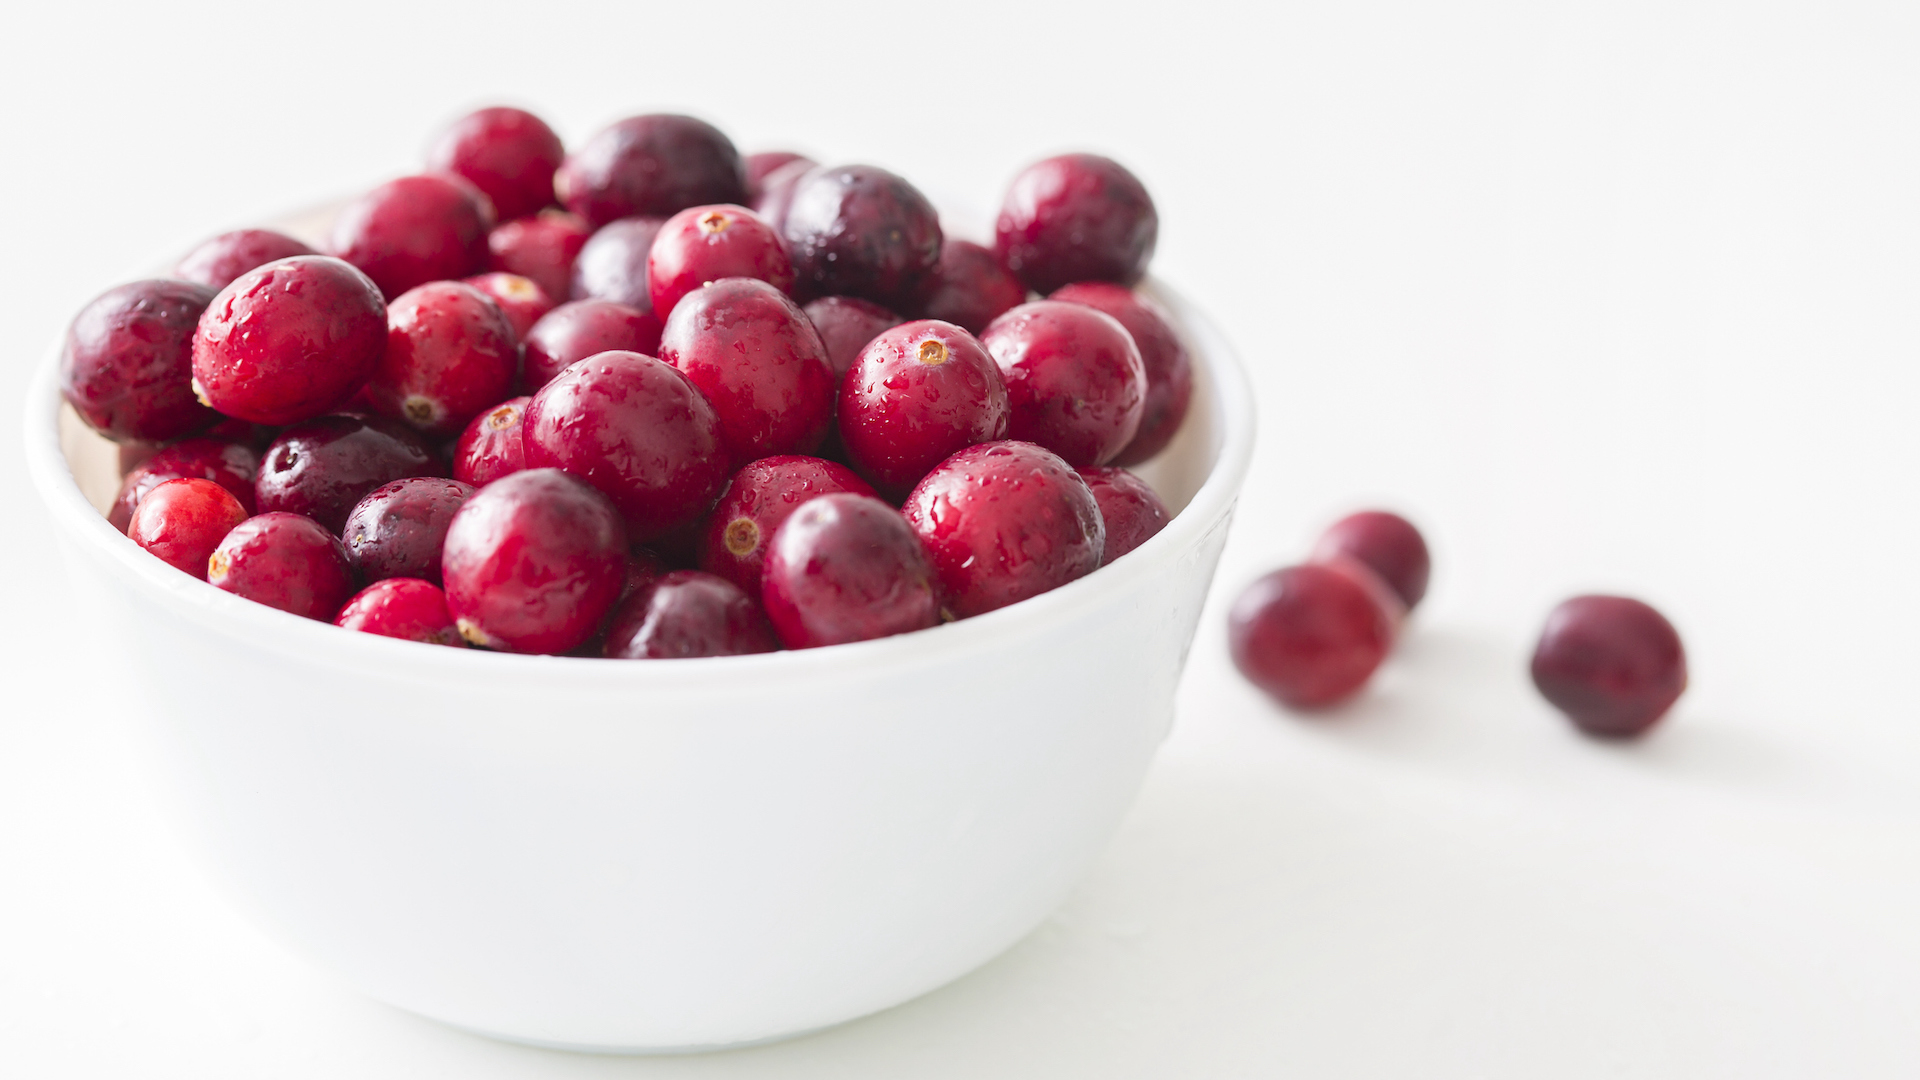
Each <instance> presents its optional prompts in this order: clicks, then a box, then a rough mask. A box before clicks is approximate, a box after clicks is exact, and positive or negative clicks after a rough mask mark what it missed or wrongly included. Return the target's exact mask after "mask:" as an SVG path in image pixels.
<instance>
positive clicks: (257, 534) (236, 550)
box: [207, 513, 353, 622]
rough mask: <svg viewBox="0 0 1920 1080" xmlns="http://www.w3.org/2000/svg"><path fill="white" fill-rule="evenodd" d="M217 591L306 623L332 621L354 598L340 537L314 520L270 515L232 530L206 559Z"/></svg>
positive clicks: (351, 573)
mask: <svg viewBox="0 0 1920 1080" xmlns="http://www.w3.org/2000/svg"><path fill="white" fill-rule="evenodd" d="M207 580H208V581H210V582H212V583H213V585H214V587H215V588H219V589H225V590H226V591H228V592H230V593H233V594H234V595H236V596H243V597H245V598H247V599H248V600H252V601H253V602H254V603H256V604H265V605H267V606H268V607H271V608H279V609H280V610H281V611H285V612H288V613H290V614H293V615H299V616H301V617H302V618H307V619H318V620H320V621H321V622H331V621H333V616H334V613H335V612H338V611H339V610H340V605H342V604H344V603H346V602H347V598H348V597H349V596H352V595H353V567H352V566H351V565H349V564H348V562H347V551H346V549H345V548H344V547H342V546H341V545H340V538H339V537H337V536H335V535H333V534H332V533H330V532H328V531H327V527H326V526H324V525H322V524H320V523H319V522H317V521H315V520H313V519H312V518H310V517H302V516H301V515H299V514H283V513H269V514H261V515H259V516H258V517H250V518H248V519H247V520H245V521H243V522H241V523H240V524H238V525H235V526H234V527H233V531H232V532H229V533H228V534H227V535H226V537H225V538H224V539H222V540H221V541H220V546H218V547H216V548H214V549H213V554H212V555H211V556H209V557H208V558H207Z"/></svg>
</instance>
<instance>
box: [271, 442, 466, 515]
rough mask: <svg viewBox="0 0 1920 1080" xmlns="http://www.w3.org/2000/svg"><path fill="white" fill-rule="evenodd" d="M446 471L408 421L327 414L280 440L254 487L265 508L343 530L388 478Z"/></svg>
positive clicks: (391, 479) (442, 474)
mask: <svg viewBox="0 0 1920 1080" xmlns="http://www.w3.org/2000/svg"><path fill="white" fill-rule="evenodd" d="M446 474H447V469H446V466H445V465H444V464H442V463H441V461H440V458H439V456H438V455H436V454H435V453H434V452H433V449H432V448H431V447H429V446H428V445H427V443H426V442H425V441H424V440H422V439H421V438H420V436H419V435H417V434H415V433H414V432H413V431H412V430H411V429H409V428H408V427H406V426H405V425H403V424H400V423H397V422H395V421H393V420H388V419H386V418H385V417H380V416H365V417H363V416H321V417H316V418H315V419H312V420H309V421H307V422H306V423H304V424H296V425H294V426H293V427H290V428H288V429H287V430H285V431H283V432H281V433H280V437H279V438H277V439H275V440H273V445H272V446H269V447H267V452H266V454H265V455H264V456H262V457H261V459H260V475H259V477H258V478H256V479H255V480H254V483H253V491H254V498H255V501H256V503H257V505H258V507H259V510H260V512H261V513H268V512H270V511H276V510H282V511H286V512H288V513H294V514H304V515H306V516H307V517H310V518H312V519H314V520H315V521H318V522H319V523H320V524H322V525H325V526H326V527H327V528H329V529H332V530H333V531H334V532H339V531H340V527H341V526H342V525H344V524H346V521H347V514H348V513H350V512H352V510H353V507H354V504H355V503H357V502H359V501H360V500H361V499H362V498H364V497H365V496H366V494H367V492H369V491H372V490H373V489H374V488H377V487H379V486H380V485H381V484H385V483H388V482H389V481H393V480H398V479H400V478H402V477H406V476H445V475H446Z"/></svg>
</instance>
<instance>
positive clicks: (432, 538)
mask: <svg viewBox="0 0 1920 1080" xmlns="http://www.w3.org/2000/svg"><path fill="white" fill-rule="evenodd" d="M473 492H474V487H473V485H472V484H463V483H461V482H460V481H458V480H446V479H442V478H440V477H431V476H410V477H407V478H406V479H404V480H394V481H392V482H390V483H385V484H381V485H380V486H379V487H377V488H374V489H373V490H372V491H369V492H367V494H366V497H365V498H363V499H361V500H360V501H359V502H358V503H356V504H355V505H354V508H353V510H352V512H350V513H348V514H347V521H346V524H345V525H342V526H341V527H340V539H341V540H342V541H344V542H345V543H346V545H347V558H348V559H350V560H352V562H353V568H354V569H355V570H357V571H359V572H360V580H362V581H379V580H380V579H382V578H392V577H405V578H423V579H425V580H427V581H431V582H433V583H434V584H435V585H438V584H439V583H440V545H441V544H442V543H444V542H445V541H446V538H447V526H448V525H450V524H452V523H453V515H454V514H455V513H456V512H458V511H459V509H460V507H461V506H462V505H464V504H465V503H466V501H467V496H469V495H472V494H473Z"/></svg>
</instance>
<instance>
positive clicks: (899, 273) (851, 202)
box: [781, 165, 941, 311]
mask: <svg viewBox="0 0 1920 1080" xmlns="http://www.w3.org/2000/svg"><path fill="white" fill-rule="evenodd" d="M781 228H782V232H783V233H784V234H785V237H786V241H787V248H788V250H789V251H790V252H791V254H792V256H793V270H794V276H795V282H794V288H795V290H796V292H797V293H799V294H802V295H804V296H806V297H814V296H834V295H843V296H859V297H863V298H865V299H868V300H872V301H873V302H875V303H878V304H885V305H886V306H888V307H891V308H894V309H895V310H899V311H914V310H917V309H918V308H919V307H920V302H921V301H922V300H923V299H924V298H925V297H926V294H927V292H928V290H929V289H931V288H932V287H933V284H934V280H935V275H936V274H937V272H938V270H939V266H940V239H941V237H940V215H939V214H938V213H936V212H935V211H934V209H933V204H932V203H930V202H928V201H927V197H926V196H925V195H922V194H920V191H919V189H917V188H915V187H914V186H913V185H912V184H909V183H907V182H906V181H905V180H902V179H901V178H900V177H898V176H895V175H894V174H892V173H890V172H888V171H886V170H885V169H879V168H875V167H873V166H871V165H847V166H843V167H841V168H837V169H819V170H815V171H813V172H810V173H808V174H807V175H806V176H805V177H804V178H802V179H801V180H800V181H799V183H798V184H797V185H796V186H795V187H794V189H793V201H792V202H791V203H790V204H789V205H788V206H787V212H786V217H785V219H784V220H783V221H782V223H781Z"/></svg>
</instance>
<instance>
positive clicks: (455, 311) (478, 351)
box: [367, 281, 520, 437]
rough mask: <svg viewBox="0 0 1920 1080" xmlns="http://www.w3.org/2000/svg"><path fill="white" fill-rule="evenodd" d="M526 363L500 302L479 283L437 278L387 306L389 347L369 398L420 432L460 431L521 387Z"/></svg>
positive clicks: (384, 413) (383, 412)
mask: <svg viewBox="0 0 1920 1080" xmlns="http://www.w3.org/2000/svg"><path fill="white" fill-rule="evenodd" d="M519 362H520V350H519V347H518V346H516V345H515V344H514V336H513V324H511V323H509V322H507V317H506V315H505V314H504V313H503V312H502V311H501V310H500V306H499V305H498V304H495V303H494V302H493V301H492V300H490V299H488V298H487V296H486V294H484V293H482V292H481V291H480V290H478V289H476V288H474V287H473V286H471V285H462V284H461V283H459V282H457V281H434V282H429V283H427V284H425V285H421V286H418V287H417V288H412V289H408V290H407V291H406V292H404V293H402V294H400V295H399V296H398V297H396V298H394V301H393V303H392V304H391V305H389V306H388V307H387V351H386V353H385V354H384V356H383V357H382V359H381V361H380V363H379V365H378V366H377V367H375V368H374V369H373V377H372V378H371V379H369V380H367V397H368V398H369V399H371V400H372V402H373V407H374V409H375V410H377V411H378V412H379V413H380V414H381V415H382V416H390V417H392V418H394V419H395V420H399V421H401V422H402V423H405V424H407V425H408V426H409V427H412V428H413V429H415V430H416V431H421V432H425V433H426V434H428V435H434V436H442V437H444V436H450V435H456V434H458V433H459V432H460V430H461V429H462V428H464V427H466V426H467V421H469V420H471V419H473V418H474V417H475V416H478V415H479V414H480V413H481V412H482V411H483V410H485V409H487V408H488V407H489V406H492V405H495V404H497V403H498V402H500V401H501V400H502V399H503V398H505V397H506V396H507V395H508V394H510V393H511V392H512V391H513V376H514V368H515V367H516V366H518V364H519Z"/></svg>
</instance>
